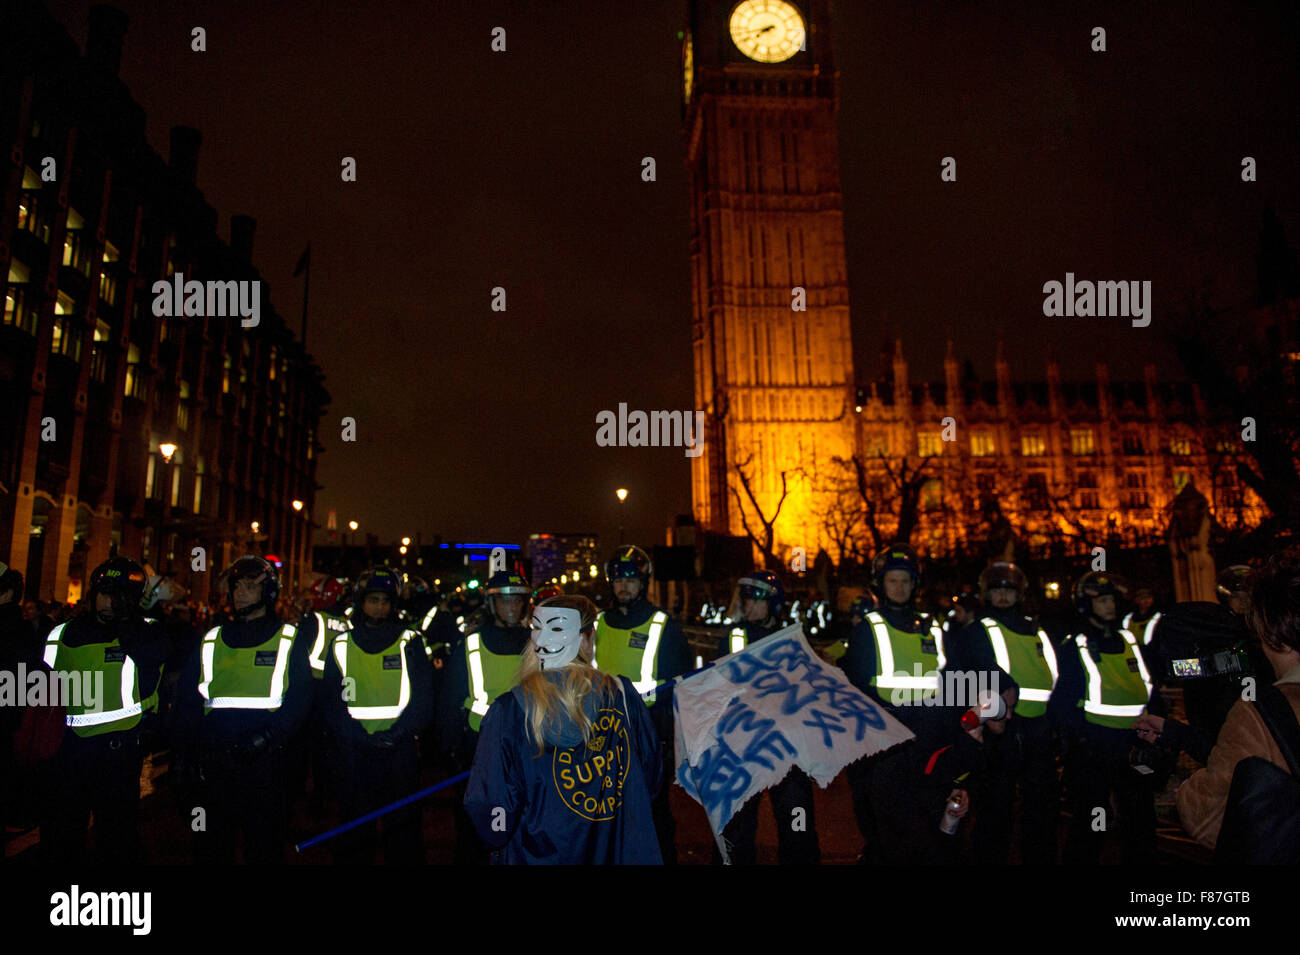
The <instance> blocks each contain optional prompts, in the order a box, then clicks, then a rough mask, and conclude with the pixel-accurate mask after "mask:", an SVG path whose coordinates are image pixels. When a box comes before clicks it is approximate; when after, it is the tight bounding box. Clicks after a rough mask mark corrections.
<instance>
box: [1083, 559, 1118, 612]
mask: <svg viewBox="0 0 1300 955" xmlns="http://www.w3.org/2000/svg"><path fill="white" fill-rule="evenodd" d="M1108 594H1110V595H1113V596H1114V597H1115V598H1116V599H1117V600H1118V599H1120V598H1122V597H1124V596H1126V595H1127V594H1128V587H1127V586H1126V585H1125V583H1124V580H1123V578H1122V577H1119V576H1117V575H1115V574H1112V573H1109V572H1107V571H1104V570H1090V571H1088V573H1086V574H1084V575H1083V576H1082V577H1080V578H1079V579H1078V580H1077V581H1075V584H1074V609H1075V610H1077V611H1078V612H1079V614H1080V615H1082V616H1084V617H1086V616H1089V615H1090V614H1091V613H1092V598H1093V597H1105V596H1106V595H1108Z"/></svg>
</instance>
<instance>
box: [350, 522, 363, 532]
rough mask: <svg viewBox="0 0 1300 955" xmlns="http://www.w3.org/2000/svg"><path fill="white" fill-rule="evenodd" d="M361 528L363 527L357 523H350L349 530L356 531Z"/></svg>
mask: <svg viewBox="0 0 1300 955" xmlns="http://www.w3.org/2000/svg"><path fill="white" fill-rule="evenodd" d="M360 526H361V525H360V524H358V523H357V522H356V521H348V530H350V531H355V530H356V529H357V528H358V527H360Z"/></svg>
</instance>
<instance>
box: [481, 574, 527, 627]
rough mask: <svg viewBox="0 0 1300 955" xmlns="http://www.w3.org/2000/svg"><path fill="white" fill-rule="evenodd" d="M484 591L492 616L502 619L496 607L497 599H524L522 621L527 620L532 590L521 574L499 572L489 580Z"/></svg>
mask: <svg viewBox="0 0 1300 955" xmlns="http://www.w3.org/2000/svg"><path fill="white" fill-rule="evenodd" d="M483 590H484V593H485V594H486V596H485V598H484V600H485V602H486V603H487V604H488V610H489V612H491V614H492V616H494V617H497V618H498V619H500V614H499V613H498V611H497V605H496V598H497V597H523V598H524V607H523V612H522V614H521V616H520V619H521V620H526V619H527V610H528V598H529V597H530V596H531V595H532V589H531V588H530V587H529V586H528V581H526V580H524V578H523V577H522V576H521V575H520V574H517V573H515V572H514V571H511V570H498V571H497V572H496V573H495V574H493V575H492V576H491V577H489V578H488V582H487V586H486V587H484V588H483Z"/></svg>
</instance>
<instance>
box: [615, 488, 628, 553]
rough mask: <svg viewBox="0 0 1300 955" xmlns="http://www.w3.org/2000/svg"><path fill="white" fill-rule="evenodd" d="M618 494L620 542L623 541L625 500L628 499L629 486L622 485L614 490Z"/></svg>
mask: <svg viewBox="0 0 1300 955" xmlns="http://www.w3.org/2000/svg"><path fill="white" fill-rule="evenodd" d="M614 493H615V494H617V495H618V542H619V543H620V544H622V543H623V502H624V501H626V500H627V488H625V487H621V488H619V489H618V490H617V491H615V492H614Z"/></svg>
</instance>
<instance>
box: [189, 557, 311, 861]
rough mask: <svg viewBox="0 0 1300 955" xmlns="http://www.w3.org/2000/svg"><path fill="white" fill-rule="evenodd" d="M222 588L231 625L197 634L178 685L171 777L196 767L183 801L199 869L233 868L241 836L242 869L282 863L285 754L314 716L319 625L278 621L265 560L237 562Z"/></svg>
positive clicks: (275, 584)
mask: <svg viewBox="0 0 1300 955" xmlns="http://www.w3.org/2000/svg"><path fill="white" fill-rule="evenodd" d="M219 586H220V587H222V588H223V589H224V590H225V591H226V595H227V597H228V600H229V604H230V617H229V619H228V620H227V621H226V622H225V623H222V624H221V625H219V626H215V627H213V628H211V629H210V630H208V632H207V633H206V634H204V636H203V640H202V641H201V643H200V644H199V647H198V649H197V650H196V652H195V653H194V654H193V655H192V656H191V657H190V660H189V662H188V663H187V664H186V667H185V671H184V673H183V674H182V676H181V684H180V693H181V696H180V698H179V699H178V702H177V707H178V713H177V737H178V740H177V742H178V748H179V749H180V752H181V754H180V756H179V757H178V759H179V760H180V766H178V767H176V770H177V772H178V775H179V776H180V777H181V779H182V780H185V779H186V778H187V776H188V773H187V771H186V770H187V768H188V767H194V766H196V767H197V771H198V780H197V782H198V792H197V793H196V794H194V800H193V802H190V801H189V800H188V799H186V796H187V795H189V793H187V792H184V791H183V792H182V793H181V794H180V795H181V798H182V800H183V804H184V808H185V809H186V811H187V813H188V814H189V815H190V819H188V820H187V821H188V822H189V823H190V826H191V829H193V830H194V832H195V853H196V855H197V857H198V859H199V861H201V862H218V863H220V862H224V863H230V862H233V861H234V859H235V845H236V842H237V840H238V832H239V830H241V829H242V830H243V835H244V861H245V862H247V863H262V864H266V863H277V862H282V861H284V847H285V833H286V824H287V819H286V815H287V813H286V806H285V787H286V770H287V766H286V758H285V754H286V748H287V746H288V744H289V742H290V740H291V739H292V738H293V737H294V735H295V733H297V731H298V729H299V728H300V727H301V726H302V724H303V721H304V720H305V719H306V718H307V714H308V711H309V710H310V709H311V704H312V692H313V691H312V686H313V681H312V676H311V665H310V663H309V662H308V654H309V653H310V650H311V646H312V644H313V643H314V642H315V639H316V627H317V623H316V620H315V617H314V616H313V615H308V616H307V617H305V618H303V620H302V621H301V623H300V624H295V623H292V622H289V621H281V620H279V619H278V618H277V617H276V615H275V605H276V598H277V597H279V595H280V580H279V576H278V575H277V573H276V570H275V567H274V566H272V565H271V564H270V563H269V562H268V561H266V560H265V559H264V558H262V557H257V556H254V555H248V556H245V557H241V558H239V559H238V560H236V561H235V562H234V563H233V564H231V565H230V567H228V568H227V569H226V570H225V572H224V573H223V574H222V575H221V578H220V580H219ZM187 788H188V787H187ZM199 810H202V812H199Z"/></svg>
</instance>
